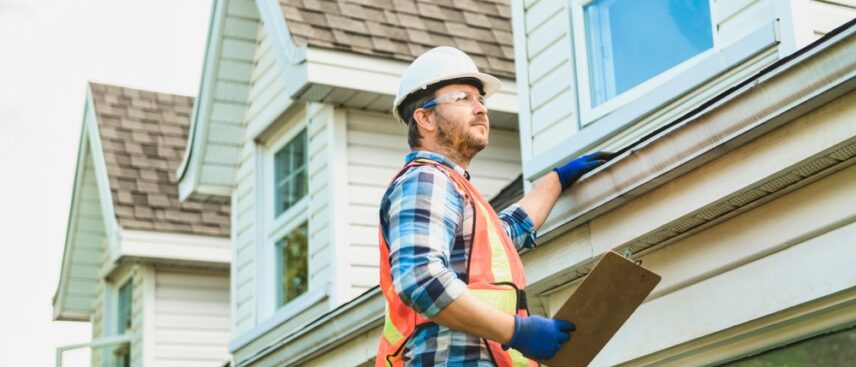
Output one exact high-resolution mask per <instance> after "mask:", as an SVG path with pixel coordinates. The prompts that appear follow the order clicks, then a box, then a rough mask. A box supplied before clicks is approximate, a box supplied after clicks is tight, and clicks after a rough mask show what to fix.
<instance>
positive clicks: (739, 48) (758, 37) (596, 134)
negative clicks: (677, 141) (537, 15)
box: [523, 0, 780, 181]
mask: <svg viewBox="0 0 856 367" xmlns="http://www.w3.org/2000/svg"><path fill="white" fill-rule="evenodd" d="M571 1H575V0H571ZM776 26H777V22H776V21H771V22H769V23H767V24H766V25H764V26H761V27H759V28H758V29H756V30H755V31H753V32H750V33H749V34H747V35H746V36H744V37H743V38H741V39H739V40H737V41H735V42H733V43H732V44H730V45H728V46H725V47H723V48H721V49H718V50H716V52H715V53H712V54H709V55H708V56H707V57H705V58H704V59H703V60H700V61H699V62H698V63H696V64H694V65H692V67H689V68H688V69H687V70H684V71H683V72H682V73H681V74H680V75H679V76H680V77H679V78H676V77H674V76H673V78H672V79H670V80H668V81H666V82H664V83H662V84H660V85H657V86H656V87H654V88H653V89H652V90H651V91H650V92H649V93H647V94H645V95H643V96H640V97H639V98H637V99H636V100H635V101H633V103H629V104H626V105H624V106H621V107H619V108H617V109H615V110H614V111H612V112H610V113H609V114H607V115H605V116H603V117H601V118H599V119H597V120H595V121H592V122H596V123H589V124H588V126H586V127H585V128H584V129H580V130H579V131H577V132H575V133H574V134H572V135H570V136H568V137H566V138H564V139H563V140H562V141H560V142H559V143H557V144H555V145H554V146H553V147H552V148H549V149H547V150H546V151H544V152H541V153H540V154H537V155H534V156H533V157H532V158H531V159H530V160H529V161H528V162H526V164H524V165H523V176H524V178H525V179H526V180H527V181H531V180H535V179H537V178H538V177H540V176H541V175H543V174H545V173H547V172H549V171H550V170H551V169H552V168H553V167H555V165H556V164H558V163H561V162H563V161H566V160H568V159H570V158H572V157H575V156H578V155H580V154H582V153H585V152H586V151H588V150H589V149H591V148H593V147H594V146H595V145H597V144H599V143H601V142H603V141H604V140H606V139H609V138H610V137H612V136H613V135H615V134H617V133H618V132H620V131H621V130H622V129H624V128H626V127H628V126H632V125H633V124H635V123H636V122H638V121H639V120H641V119H642V118H644V117H646V116H647V115H648V114H649V113H650V112H651V111H653V110H655V109H656V108H658V107H660V106H663V105H664V104H666V103H668V102H669V101H672V100H674V99H676V98H680V97H681V96H683V95H685V94H686V93H687V91H689V90H691V89H692V88H693V87H696V86H698V85H702V84H704V83H705V82H706V81H708V80H711V79H713V78H715V77H717V76H719V75H721V74H722V73H724V72H725V71H727V70H729V69H731V68H733V67H734V66H737V65H740V64H741V63H743V62H744V61H745V60H747V59H749V58H751V57H753V56H756V55H758V54H760V53H762V52H763V51H765V50H768V49H770V48H773V47H778V46H777V44H778V43H779V41H780V37H779V34H778V33H777V31H776ZM714 38H716V37H714ZM576 67H577V68H579V67H580V66H579V65H577V66H576ZM675 76H678V75H675ZM578 103H579V101H578Z"/></svg>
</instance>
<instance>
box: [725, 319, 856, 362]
mask: <svg viewBox="0 0 856 367" xmlns="http://www.w3.org/2000/svg"><path fill="white" fill-rule="evenodd" d="M853 361H856V328H850V329H847V330H841V331H836V332H832V333H829V334H825V335H820V336H816V337H813V338H809V339H806V340H802V341H799V342H796V343H793V344H790V345H786V346H784V347H781V348H777V349H773V350H770V351H766V352H763V353H761V354H758V355H755V356H752V357H749V358H746V359H742V360H739V361H736V362H731V363H728V364H724V365H722V367H792V366H793V367H796V366H824V367H845V366H846V367H849V366H853Z"/></svg>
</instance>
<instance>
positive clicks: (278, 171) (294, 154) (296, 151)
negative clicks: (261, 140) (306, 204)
mask: <svg viewBox="0 0 856 367" xmlns="http://www.w3.org/2000/svg"><path fill="white" fill-rule="evenodd" d="M306 140H307V139H306V130H303V131H301V132H300V133H298V134H297V136H296V137H294V138H293V139H291V141H289V142H288V143H287V144H285V146H283V147H282V148H281V149H280V150H279V151H277V152H276V154H275V155H274V196H275V197H274V216H275V217H277V216H279V215H280V214H282V213H283V212H285V211H286V210H288V209H289V208H291V207H292V206H293V205H294V204H295V203H297V201H299V200H300V199H301V198H303V197H304V196H306V192H307V186H308V180H307V174H306V163H307V161H308V160H309V159H308V157H307V155H308V152H307V150H306Z"/></svg>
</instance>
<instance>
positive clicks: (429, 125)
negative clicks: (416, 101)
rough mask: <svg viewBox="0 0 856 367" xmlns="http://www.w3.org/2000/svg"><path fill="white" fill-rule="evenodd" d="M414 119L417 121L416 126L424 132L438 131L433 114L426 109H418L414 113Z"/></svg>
mask: <svg viewBox="0 0 856 367" xmlns="http://www.w3.org/2000/svg"><path fill="white" fill-rule="evenodd" d="M413 119H414V120H416V124H417V125H419V127H420V128H422V130H424V131H425V132H429V133H430V132H434V130H436V129H437V124H436V123H435V122H434V119H433V118H432V117H431V113H430V112H428V110H426V109H424V108H420V109H417V110H416V111H413Z"/></svg>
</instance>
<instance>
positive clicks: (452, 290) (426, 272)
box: [381, 166, 466, 318]
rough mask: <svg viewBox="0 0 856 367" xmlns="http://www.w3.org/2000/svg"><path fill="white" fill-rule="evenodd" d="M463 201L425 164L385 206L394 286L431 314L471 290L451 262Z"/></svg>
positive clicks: (447, 181) (397, 187)
mask: <svg viewBox="0 0 856 367" xmlns="http://www.w3.org/2000/svg"><path fill="white" fill-rule="evenodd" d="M463 205H464V199H463V197H462V196H461V195H460V193H458V191H457V190H456V189H455V187H454V184H453V183H452V181H451V180H450V179H449V178H448V177H447V176H446V175H445V174H443V173H441V172H440V171H438V170H437V169H436V168H433V167H430V166H420V167H416V168H413V169H411V170H410V171H408V172H407V173H405V174H404V175H402V176H401V177H400V178H399V181H398V183H397V184H396V185H393V187H392V188H391V190H390V191H389V192H388V193H387V196H386V197H385V199H384V202H383V203H382V206H381V221H382V222H385V223H386V225H385V226H383V227H385V228H382V230H383V231H384V236H385V237H386V240H387V244H388V245H389V254H390V255H389V256H390V259H389V261H390V275H391V276H392V281H393V286H394V287H395V290H396V292H397V293H398V296H399V297H400V298H401V300H402V301H403V302H404V303H405V304H407V305H408V306H410V307H411V308H413V309H414V310H415V311H416V312H419V313H420V314H422V315H423V316H425V317H428V318H432V317H434V316H436V315H437V314H438V313H439V312H440V311H442V310H443V309H444V308H446V306H448V305H449V304H450V303H452V301H454V300H455V299H457V298H458V296H459V295H460V294H461V293H462V292H464V290H465V289H466V284H465V283H464V282H463V281H461V280H460V279H458V277H457V276H456V275H455V272H454V271H453V270H452V268H451V266H450V264H451V248H452V244H453V243H454V241H455V232H456V230H457V226H458V223H460V222H461V219H462V216H463V210H462V209H463Z"/></svg>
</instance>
